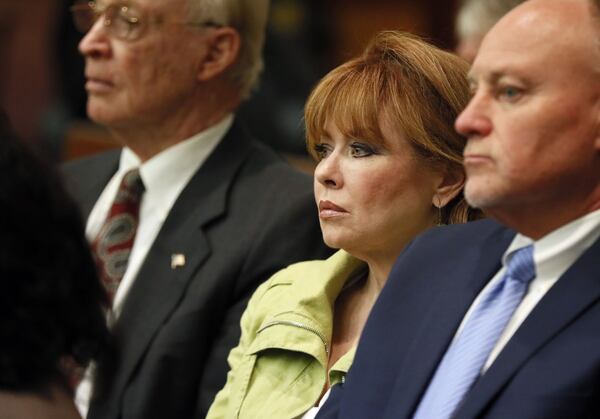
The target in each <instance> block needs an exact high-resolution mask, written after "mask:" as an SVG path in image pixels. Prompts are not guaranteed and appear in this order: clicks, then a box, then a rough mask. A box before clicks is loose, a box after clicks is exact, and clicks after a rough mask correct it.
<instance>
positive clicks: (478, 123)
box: [454, 93, 492, 138]
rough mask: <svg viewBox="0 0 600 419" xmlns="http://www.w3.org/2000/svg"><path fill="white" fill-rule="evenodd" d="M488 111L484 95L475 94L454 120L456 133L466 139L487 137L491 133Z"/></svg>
mask: <svg viewBox="0 0 600 419" xmlns="http://www.w3.org/2000/svg"><path fill="white" fill-rule="evenodd" d="M489 111H490V110H489V104H488V99H487V98H486V97H485V95H484V93H477V94H475V95H474V96H473V97H472V98H471V100H470V101H469V103H468V104H467V107H466V108H465V109H464V110H463V111H462V112H461V113H460V115H458V117H457V118H456V122H455V123H454V128H455V129H456V132H458V133H459V134H461V135H463V136H465V137H467V138H472V137H485V136H487V135H488V134H489V133H490V132H491V131H492V122H491V116H490V112H489Z"/></svg>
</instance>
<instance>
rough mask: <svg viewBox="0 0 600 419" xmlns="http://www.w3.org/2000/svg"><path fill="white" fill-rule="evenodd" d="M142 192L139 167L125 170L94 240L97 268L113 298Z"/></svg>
mask: <svg viewBox="0 0 600 419" xmlns="http://www.w3.org/2000/svg"><path fill="white" fill-rule="evenodd" d="M143 192H144V184H143V183H142V179H141V177H140V171H139V170H138V169H133V170H130V171H128V172H127V173H125V175H124V176H123V179H122V180H121V185H120V186H119V190H118V191H117V195H116V197H115V201H114V202H113V204H112V206H111V208H110V211H109V213H108V216H107V217H106V221H105V222H104V225H103V226H102V228H101V229H100V232H99V233H98V236H97V237H96V240H94V242H93V243H92V249H93V252H94V255H95V258H96V262H97V264H98V272H99V275H100V277H101V278H102V282H103V283H104V286H105V287H106V291H107V293H108V296H109V298H110V300H111V301H112V300H113V298H114V296H115V293H116V292H117V287H118V286H119V282H120V281H121V278H123V275H124V274H125V271H126V270H127V262H128V261H129V254H130V253H131V248H132V246H133V240H134V239H135V233H136V231H137V226H138V219H139V213H140V201H141V197H142V194H143Z"/></svg>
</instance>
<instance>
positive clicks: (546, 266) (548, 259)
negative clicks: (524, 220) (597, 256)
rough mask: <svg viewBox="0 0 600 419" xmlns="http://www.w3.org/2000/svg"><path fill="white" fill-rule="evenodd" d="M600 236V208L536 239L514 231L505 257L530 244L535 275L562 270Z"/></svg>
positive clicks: (505, 258) (504, 261) (504, 262)
mask: <svg viewBox="0 0 600 419" xmlns="http://www.w3.org/2000/svg"><path fill="white" fill-rule="evenodd" d="M599 237H600V210H596V211H593V212H591V213H589V214H586V215H584V216H583V217H580V218H577V219H576V220H574V221H571V222H570V223H568V224H565V225H564V226H562V227H560V228H558V229H556V230H554V231H552V232H550V233H548V234H547V235H545V236H544V237H542V238H541V239H539V240H535V241H534V240H532V239H531V238H529V237H526V236H524V235H522V234H517V235H516V236H515V238H514V239H513V241H512V243H511V244H510V246H509V247H508V249H507V250H506V252H504V256H503V258H502V261H503V264H504V265H506V261H507V257H508V256H509V255H510V254H511V253H513V252H514V251H515V250H517V249H520V248H522V247H525V246H528V245H530V244H533V248H534V253H533V258H534V261H535V264H536V272H537V273H538V275H542V276H543V275H544V274H545V273H549V274H551V273H554V274H556V273H557V272H560V273H563V272H564V271H566V269H568V267H570V266H571V265H572V264H573V263H574V262H575V260H577V259H578V258H579V256H581V255H582V254H583V253H584V252H585V251H586V250H587V249H588V248H589V247H591V246H592V244H594V242H595V241H596V240H597V239H598V238H599Z"/></svg>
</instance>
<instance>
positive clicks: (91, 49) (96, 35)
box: [79, 16, 110, 58]
mask: <svg viewBox="0 0 600 419" xmlns="http://www.w3.org/2000/svg"><path fill="white" fill-rule="evenodd" d="M79 52H80V53H81V55H83V56H85V57H95V58H100V57H106V56H108V55H109V54H110V39H109V34H108V31H107V27H106V25H105V24H104V17H103V16H101V17H100V18H99V19H98V20H96V22H94V25H93V26H92V27H91V28H90V30H89V31H88V32H87V33H86V34H85V36H84V37H83V39H82V40H81V42H79Z"/></svg>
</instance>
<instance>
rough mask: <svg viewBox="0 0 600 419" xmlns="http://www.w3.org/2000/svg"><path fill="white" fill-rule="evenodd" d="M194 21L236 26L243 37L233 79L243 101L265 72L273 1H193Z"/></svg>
mask: <svg viewBox="0 0 600 419" xmlns="http://www.w3.org/2000/svg"><path fill="white" fill-rule="evenodd" d="M189 1H190V14H191V18H192V19H193V20H201V21H206V20H209V21H211V22H214V23H216V24H220V25H226V26H232V27H234V28H235V29H237V31H238V32H239V34H240V38H241V48H240V54H239V57H238V60H237V62H236V63H235V64H234V67H233V69H232V74H231V75H232V77H233V78H234V80H235V82H236V83H237V84H238V86H239V88H240V94H241V96H242V99H246V98H248V97H249V96H250V92H251V91H252V89H253V88H254V87H255V86H256V84H257V83H258V78H259V76H260V73H261V72H262V69H263V57H262V51H263V45H264V43H265V34H266V27H267V19H268V15H269V3H270V0H189Z"/></svg>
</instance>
